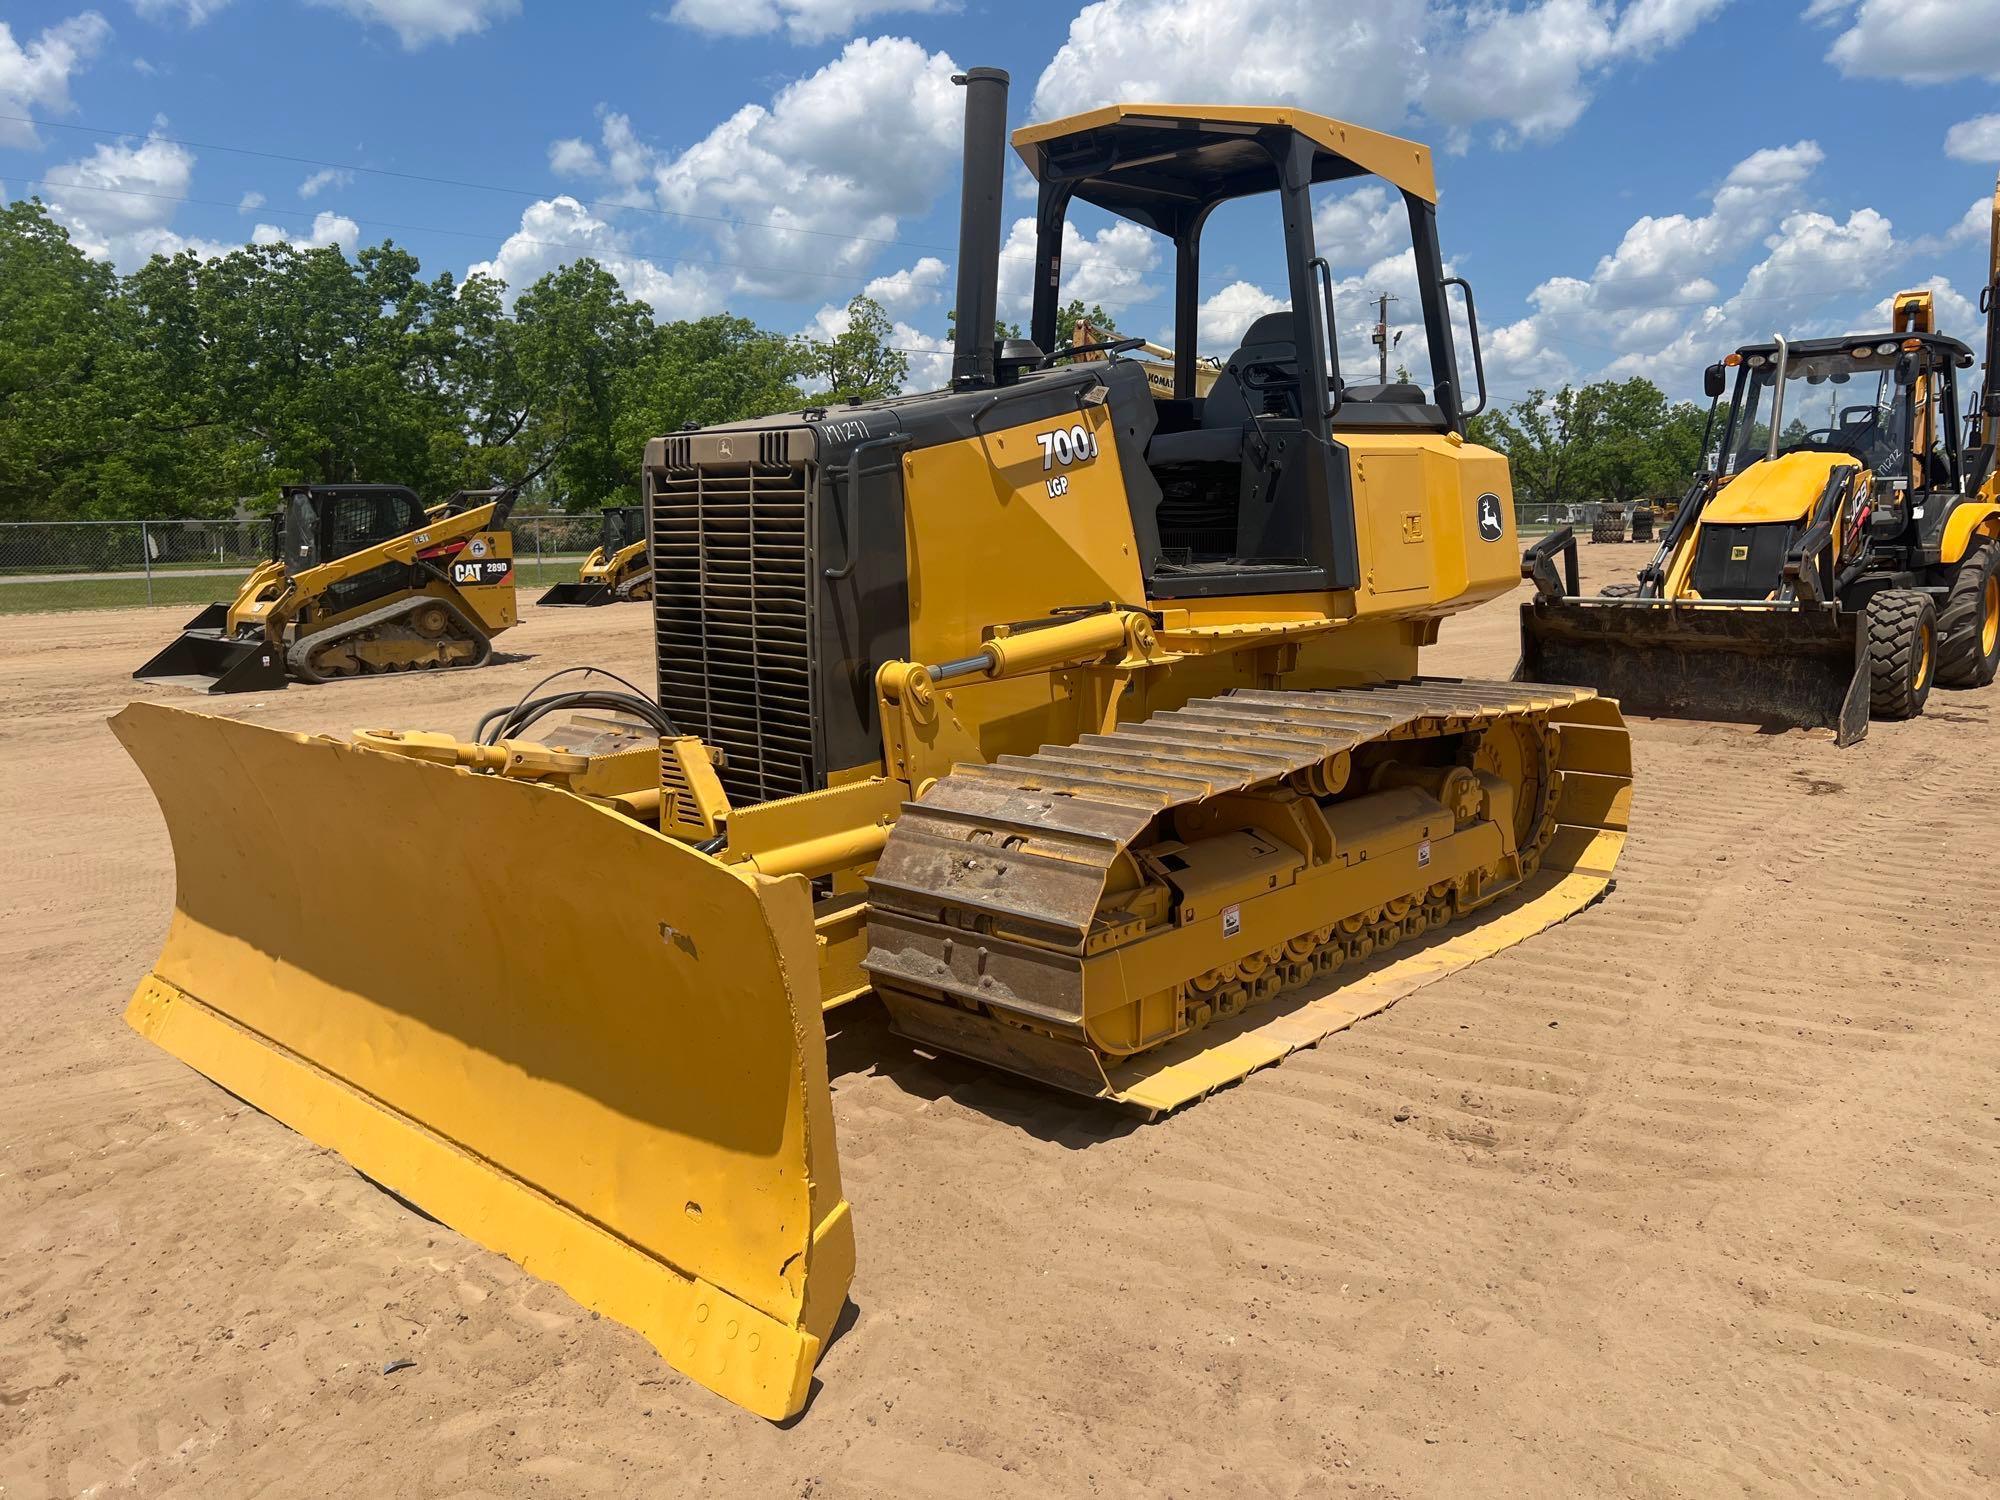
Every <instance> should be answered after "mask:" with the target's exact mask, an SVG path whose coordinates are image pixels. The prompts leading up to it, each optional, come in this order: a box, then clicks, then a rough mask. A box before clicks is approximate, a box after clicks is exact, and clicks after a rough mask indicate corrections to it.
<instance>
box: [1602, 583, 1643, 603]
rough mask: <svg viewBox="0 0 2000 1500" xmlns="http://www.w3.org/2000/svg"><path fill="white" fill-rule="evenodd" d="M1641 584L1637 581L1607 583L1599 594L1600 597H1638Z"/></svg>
mask: <svg viewBox="0 0 2000 1500" xmlns="http://www.w3.org/2000/svg"><path fill="white" fill-rule="evenodd" d="M1638 597H1639V585H1638V584H1636V583H1607V584H1605V585H1604V588H1603V590H1602V591H1601V592H1600V593H1599V594H1598V598H1600V599H1636V598H1638Z"/></svg>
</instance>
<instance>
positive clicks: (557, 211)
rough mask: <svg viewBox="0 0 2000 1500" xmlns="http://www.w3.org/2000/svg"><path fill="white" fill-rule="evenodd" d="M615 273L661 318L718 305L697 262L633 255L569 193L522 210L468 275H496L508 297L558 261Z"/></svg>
mask: <svg viewBox="0 0 2000 1500" xmlns="http://www.w3.org/2000/svg"><path fill="white" fill-rule="evenodd" d="M586 256H587V257H589V258H590V259H592V260H595V261H596V262H597V263H598V264H599V265H601V266H603V267H604V269H605V270H607V271H609V272H610V273H611V274H612V275H613V276H615V277H617V278H618V283H619V285H620V286H622V287H624V289H625V291H626V293H627V294H628V295H629V296H632V297H636V298H638V299H639V300H641V301H643V302H645V303H647V304H648V305H649V306H651V308H652V309H653V316H654V317H655V318H657V319H659V320H660V321H662V322H667V321H672V320H674V319H679V318H698V317H702V316H704V315H705V314H708V313H711V312H714V311H716V310H717V309H718V308H720V307H721V305H722V288H720V287H719V286H717V285H716V284H715V282H714V280H713V278H711V277H710V276H709V275H708V274H707V272H706V271H705V270H704V269H703V268H701V267H698V266H691V267H688V268H687V269H685V270H680V271H668V270H665V269H663V268H662V267H660V266H659V265H657V264H655V263H654V262H653V261H651V260H648V259H646V258H645V257H644V256H642V255H639V254H637V253H636V252H635V251H633V249H632V248H631V246H630V244H629V242H628V241H627V239H626V236H625V235H624V234H622V233H621V232H620V231H619V230H618V229H616V228H615V227H614V226H613V225H611V224H608V223H606V222H605V221H604V220H603V219H600V218H597V217H595V216H593V215H592V214H591V212H590V211H589V210H588V209H586V208H585V207H584V206H583V205H582V204H581V203H579V202H577V201H576V199H574V198H571V197H567V196H564V197H558V198H547V199H543V200H542V201H540V202H538V203H534V204H531V205H529V207H528V208H527V209H525V210H524V211H523V212H522V214H521V227H520V229H519V230H518V231H516V232H515V233H514V234H511V235H509V236H508V237H507V240H506V243H504V244H503V245H501V247H500V249H499V251H498V253H496V254H495V255H494V257H493V259H491V260H485V261H480V262H479V263H478V264H476V265H474V266H472V267H470V268H469V269H468V271H467V273H466V274H467V275H485V276H494V277H498V278H499V279H500V280H502V281H504V282H506V283H507V295H508V300H509V301H510V302H511V301H512V300H513V298H514V297H515V296H516V295H517V294H519V293H520V292H523V291H525V290H527V288H528V287H529V286H531V285H533V284H534V282H535V281H537V280H538V279H540V278H541V277H543V276H545V275H547V274H548V273H549V272H550V271H553V270H555V269H556V268H557V267H559V266H563V265H567V264H568V263H569V262H571V261H573V260H581V259H583V258H585V257H586Z"/></svg>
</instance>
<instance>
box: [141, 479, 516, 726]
mask: <svg viewBox="0 0 2000 1500" xmlns="http://www.w3.org/2000/svg"><path fill="white" fill-rule="evenodd" d="M513 503H514V494H513V491H511V490H507V491H503V490H460V491H459V492H458V493H457V494H455V495H453V496H451V497H450V498H449V499H447V500H443V501H440V502H439V503H437V504H436V505H431V506H426V505H425V504H424V503H423V501H421V500H419V499H418V498H417V496H416V495H415V493H414V492H412V491H410V490H407V489H405V488H404V487H403V486H402V485H399V484H302V485H289V486H287V487H286V488H285V491H284V504H283V505H282V507H281V508H280V509H279V510H278V512H277V513H276V514H275V515H274V516H273V517H272V518H271V525H272V545H271V557H270V560H269V561H268V562H264V563H260V564H259V565H258V566H257V567H256V568H255V569H253V570H252V572H251V573H250V576H249V577H247V578H245V579H244V580H243V582H242V584H241V585H240V586H239V587H238V588H237V590H236V598H235V599H234V600H233V601H232V602H231V603H228V604H211V605H210V606H209V607H208V608H207V609H205V610H203V611H202V612H201V613H200V614H198V615H196V616H195V617H194V618H193V619H192V620H190V621H188V623H187V625H186V627H185V628H184V629H183V630H182V632H181V634H180V635H179V636H178V637H177V638H175V640H174V641H173V642H172V643H171V644H169V645H168V646H167V647H166V648H165V649H164V650H162V651H160V652H159V653H158V654H157V655H155V656H154V657H153V658H152V659H151V660H150V661H148V662H147V663H146V664H145V665H144V666H142V667H140V668H139V670H138V671H136V672H134V673H133V674H132V675H133V676H134V677H135V678H182V679H186V680H187V681H188V683H189V684H190V685H193V686H199V687H201V688H202V689H204V690H205V691H207V692H211V693H249V692H269V691H271V690H272V689H274V688H281V687H284V686H285V685H286V684H287V683H288V682H289V681H290V680H291V679H292V678H294V677H296V678H298V679H300V680H301V681H304V682H328V681H331V680H333V679H334V678H338V677H353V676H358V675H362V674H365V673H374V672H412V671H427V670H433V669H437V668H452V667H477V666H483V665H484V664H485V663H486V662H487V661H488V660H490V659H491V657H492V655H493V637H494V636H496V635H498V634H499V633H500V632H501V631H503V630H506V629H508V628H509V627H510V626H512V625H514V624H515V623H516V619H517V615H516V612H515V606H514V539H513V537H512V536H511V535H510V534H509V533H508V531H507V515H508V512H509V510H510V509H511V507H512V506H513Z"/></svg>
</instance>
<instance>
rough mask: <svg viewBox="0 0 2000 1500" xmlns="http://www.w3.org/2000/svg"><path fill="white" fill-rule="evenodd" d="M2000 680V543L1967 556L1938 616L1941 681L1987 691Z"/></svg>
mask: <svg viewBox="0 0 2000 1500" xmlns="http://www.w3.org/2000/svg"><path fill="white" fill-rule="evenodd" d="M1996 675H2000V542H1982V543H1980V545H1978V546H1977V547H1974V548H1973V549H1972V550H1971V551H1970V552H1968V553H1966V555H1965V560H1964V561H1963V562H1961V563H1960V564H1959V565H1958V571H1957V572H1956V573H1955V574H1953V576H1952V580H1951V592H1950V593H1948V594H1946V595H1945V599H1944V608H1943V609H1941V610H1939V611H1938V662H1937V680H1938V681H1939V682H1941V683H1942V684H1944V686H1946V687H1964V688H1972V687H1985V686H1986V684H1987V683H1989V682H1991V681H1992V680H1993V679H1994V677H1995V676H1996Z"/></svg>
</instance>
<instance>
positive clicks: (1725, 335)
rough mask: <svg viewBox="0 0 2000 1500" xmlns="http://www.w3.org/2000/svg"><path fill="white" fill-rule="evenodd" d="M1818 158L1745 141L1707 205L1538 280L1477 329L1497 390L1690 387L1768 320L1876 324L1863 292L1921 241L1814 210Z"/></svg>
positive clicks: (1644, 222) (1804, 146) (1661, 218)
mask: <svg viewBox="0 0 2000 1500" xmlns="http://www.w3.org/2000/svg"><path fill="white" fill-rule="evenodd" d="M1822 160H1823V154H1822V153H1821V151H1820V149H1819V147H1818V146H1817V145H1816V144H1814V143H1813V142H1811V141H1799V142H1796V143H1794V144H1792V145H1789V146H1779V147H1772V148H1768V149H1766V150H1762V151H1757V152H1754V153H1752V154H1751V155H1750V156H1747V157H1745V158H1744V159H1743V160H1742V161H1740V162H1738V163H1737V164H1736V166H1735V167H1734V168H1733V169H1731V171H1730V172H1729V174H1728V176H1727V177H1726V178H1725V179H1724V181H1723V183H1722V185H1721V186H1720V187H1718V188H1717V189H1716V190H1715V192H1714V193H1713V195H1712V197H1711V206H1710V209H1709V211H1708V212H1707V213H1705V214H1700V215H1688V214H1665V215H1645V216H1643V217H1641V218H1639V219H1638V220H1636V221H1634V223H1633V224H1632V225H1631V227H1630V228H1628V229H1627V230H1626V231H1625V233H1624V235H1623V236H1622V237H1621V239H1620V241H1619V244H1618V245H1617V247H1616V248H1615V249H1614V250H1612V251H1611V252H1610V253H1608V254H1606V255H1603V256H1601V257H1599V259H1598V260H1597V262H1596V265H1595V267H1594V268H1593V270H1592V272H1591V274H1590V275H1589V276H1576V275H1563V276H1554V277H1550V278H1549V279H1547V280H1545V281H1543V282H1542V283H1541V284H1540V285H1539V286H1537V287H1536V288H1535V289H1534V291H1533V292H1531V293H1530V294H1529V303H1530V305H1531V307H1532V309H1533V311H1532V312H1531V313H1530V314H1529V315H1528V316H1527V317H1525V318H1521V319H1518V320H1516V321H1515V322H1512V323H1506V324H1501V325H1499V326H1489V327H1488V329H1487V330H1486V334H1485V339H1484V344H1485V353H1486V365H1487V371H1488V375H1489V379H1490V381H1491V383H1492V386H1493V388H1494V390H1495V391H1496V392H1497V393H1500V395H1501V399H1506V397H1507V396H1508V395H1509V394H1515V393H1518V392H1519V391H1520V390H1521V389H1522V388H1523V387H1525V386H1528V385H1534V384H1541V385H1554V384H1557V383H1560V382H1562V381H1564V380H1572V379H1591V378H1598V377H1607V378H1623V377H1625V376H1629V375H1643V376H1646V377H1647V378H1648V379H1651V380H1653V381H1655V382H1657V383H1658V384H1660V385H1661V386H1662V387H1663V388H1665V389H1666V390H1667V391H1668V392H1669V393H1670V394H1675V395H1686V394H1688V393H1689V392H1691V391H1693V390H1694V389H1695V388H1696V387H1697V385H1698V376H1699V372H1700V370H1701V367H1702V366H1704V365H1706V364H1708V363H1709V362H1710V361H1712V360H1714V359H1716V358H1718V357H1720V356H1721V355H1722V354H1724V353H1726V352H1728V351H1729V350H1730V349H1733V348H1735V347H1736V346H1737V345H1738V344H1741V343H1744V342H1746V341H1748V340H1750V339H1753V338H1762V337H1765V336H1766V335H1768V334H1769V333H1770V331H1771V329H1772V328H1774V327H1775V328H1780V329H1783V330H1785V331H1787V332H1789V333H1792V334H1794V335H1810V334H1818V333H1840V332H1845V331H1847V330H1848V329H1849V328H1850V327H1858V326H1859V325H1861V324H1863V323H1867V322H1870V321H1872V315H1870V314H1869V313H1867V312H1866V311H1865V303H1863V302H1862V300H1861V299H1862V298H1863V297H1864V296H1865V297H1866V298H1867V300H1868V301H1872V300H1873V298H1874V296H1875V295H1877V294H1878V291H1879V284H1880V282H1881V279H1882V278H1883V277H1885V276H1888V275H1890V274H1892V273H1893V272H1894V270H1895V268H1896V267H1897V266H1898V265H1900V264H1902V263H1903V262H1904V261H1905V260H1906V259H1907V258H1908V257H1909V255H1910V254H1911V253H1913V252H1914V251H1916V250H1917V249H1919V248H1921V247H1922V245H1923V244H1925V243H1926V242H1923V241H1909V242H1902V241H1898V240H1897V238H1896V235H1895V232H1894V227H1893V226H1892V225H1891V224H1890V222H1889V220H1888V219H1887V218H1886V217H1884V216H1883V215H1882V214H1880V213H1878V212H1876V211H1875V210H1874V209H1872V208H1857V209H1854V210H1852V211H1851V212H1848V213H1846V214H1845V216H1844V217H1842V216H1837V215H1834V214H1830V213H1827V212H1823V211H1819V210H1817V209H1815V208H1813V207H1812V206H1811V205H1810V204H1809V202H1808V199H1807V193H1808V188H1809V179H1810V177H1811V175H1812V173H1813V171H1814V169H1815V168H1816V167H1818V166H1819V165H1820V163H1821V161H1822ZM1975 209H1976V210H1977V211H1978V212H1981V213H1983V212H1985V211H1986V210H1985V209H1984V205H1983V204H1981V205H1975ZM1974 217H1975V215H1974V214H1968V215H1967V216H1966V221H1965V222H1966V223H1967V224H1969V223H1971V222H1973V220H1974ZM1965 232H1966V231H1965V228H1964V225H1961V226H1960V229H1958V230H1954V231H1953V236H1958V235H1962V234H1963V233H1965ZM1978 232H1979V233H1982V234H1983V233H1984V227H1983V221H1981V227H1980V228H1979V230H1978ZM1947 238H1949V237H1947ZM1929 243H1932V244H1936V243H1938V242H1937V241H1932V242H1929ZM1745 255H1751V256H1755V257H1756V259H1755V260H1754V261H1753V263H1752V264H1751V265H1750V266H1749V267H1748V268H1747V270H1745V271H1743V272H1742V273H1740V276H1739V277H1738V278H1737V279H1736V280H1735V289H1734V290H1733V291H1728V292H1725V290H1724V289H1723V287H1721V286H1718V285H1717V281H1718V280H1719V279H1721V278H1722V276H1723V275H1724V273H1725V272H1726V271H1727V270H1728V269H1729V268H1730V267H1731V266H1732V265H1738V264H1741V261H1742V258H1743V257H1744V256H1745ZM1408 342H1409V341H1408V339H1406V340H1405V343H1406V345H1407V343H1408Z"/></svg>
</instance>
